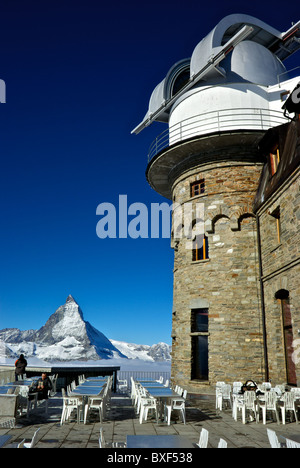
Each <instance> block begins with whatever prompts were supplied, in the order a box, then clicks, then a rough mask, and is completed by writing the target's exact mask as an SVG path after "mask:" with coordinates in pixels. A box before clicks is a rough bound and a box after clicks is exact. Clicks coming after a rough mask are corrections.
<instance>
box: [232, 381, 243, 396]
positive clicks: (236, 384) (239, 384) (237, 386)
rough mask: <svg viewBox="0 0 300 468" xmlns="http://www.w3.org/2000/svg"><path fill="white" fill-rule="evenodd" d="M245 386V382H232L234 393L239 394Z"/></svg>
mask: <svg viewBox="0 0 300 468" xmlns="http://www.w3.org/2000/svg"><path fill="white" fill-rule="evenodd" d="M242 386H243V382H233V384H232V393H233V394H239V392H240V391H241V389H242Z"/></svg>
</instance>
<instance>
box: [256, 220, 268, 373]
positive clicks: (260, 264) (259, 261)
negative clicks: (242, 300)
mask: <svg viewBox="0 0 300 468" xmlns="http://www.w3.org/2000/svg"><path fill="white" fill-rule="evenodd" d="M255 216H256V230H257V244H258V263H259V280H260V297H261V309H262V326H263V340H264V359H265V381H266V382H269V361H268V346H267V327H266V310H265V296H264V285H263V280H262V276H263V270H262V260H261V238H260V226H259V217H258V214H257V213H256V215H255Z"/></svg>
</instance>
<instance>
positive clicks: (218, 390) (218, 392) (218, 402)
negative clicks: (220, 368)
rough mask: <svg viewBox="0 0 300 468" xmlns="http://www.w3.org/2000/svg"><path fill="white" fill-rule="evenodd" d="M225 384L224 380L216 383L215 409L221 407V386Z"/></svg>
mask: <svg viewBox="0 0 300 468" xmlns="http://www.w3.org/2000/svg"><path fill="white" fill-rule="evenodd" d="M224 385H226V384H225V382H217V383H216V409H220V408H221V407H222V387H223V386H224Z"/></svg>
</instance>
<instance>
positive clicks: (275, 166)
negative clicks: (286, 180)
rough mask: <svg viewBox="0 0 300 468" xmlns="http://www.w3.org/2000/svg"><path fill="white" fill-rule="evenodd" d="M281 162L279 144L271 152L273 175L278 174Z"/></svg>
mask: <svg viewBox="0 0 300 468" xmlns="http://www.w3.org/2000/svg"><path fill="white" fill-rule="evenodd" d="M279 163H280V155H279V149H278V145H277V147H275V148H274V149H273V150H272V151H271V153H270V167H271V175H272V176H273V175H274V174H276V172H277V169H278V166H279Z"/></svg>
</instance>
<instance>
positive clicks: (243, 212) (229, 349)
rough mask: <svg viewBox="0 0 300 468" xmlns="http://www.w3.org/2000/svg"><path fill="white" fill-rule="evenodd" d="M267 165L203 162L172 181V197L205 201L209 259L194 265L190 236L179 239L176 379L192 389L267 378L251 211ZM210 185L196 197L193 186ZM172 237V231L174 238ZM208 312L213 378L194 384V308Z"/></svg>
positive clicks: (178, 200) (176, 245)
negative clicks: (263, 166)
mask: <svg viewBox="0 0 300 468" xmlns="http://www.w3.org/2000/svg"><path fill="white" fill-rule="evenodd" d="M260 173H261V164H255V163H246V162H244V163H241V162H237V161H223V162H218V163H217V162H215V163H205V164H202V165H201V164H199V165H198V166H197V167H195V168H193V169H192V170H190V171H186V172H185V173H184V174H182V175H181V176H180V177H178V179H177V180H176V181H175V183H174V184H173V200H174V201H175V202H176V203H178V204H180V206H184V205H185V204H186V203H187V202H189V203H190V202H191V201H192V202H193V204H194V205H195V204H196V203H203V204H204V220H205V231H206V236H207V239H208V243H209V259H206V260H200V261H194V262H193V261H192V251H191V250H190V249H189V248H187V246H188V243H187V239H186V238H185V237H184V236H183V238H182V239H179V240H178V239H176V237H178V236H177V235H175V239H174V241H173V246H174V249H175V261H174V305H173V329H172V337H173V347H172V378H173V381H174V382H176V384H179V385H182V386H184V388H187V389H188V391H190V392H195V393H197V392H199V391H203V389H205V388H207V389H209V388H214V384H215V383H216V382H217V381H227V382H233V381H245V380H247V379H256V380H259V381H261V380H262V379H263V376H264V357H263V331H262V320H261V307H260V290H259V271H258V253H257V238H256V219H255V217H254V215H253V213H252V203H253V198H254V195H255V193H256V190H257V186H258V182H259V177H260ZM197 179H198V180H199V179H204V180H205V191H204V193H203V194H201V195H198V196H196V197H193V198H191V194H190V184H191V183H192V182H194V181H195V180H197ZM173 234H174V233H173ZM201 304H202V305H203V306H205V305H207V307H208V309H209V319H208V320H209V328H208V346H209V376H208V380H207V381H197V380H191V366H192V348H191V343H192V335H191V311H192V309H194V308H196V309H197V308H201Z"/></svg>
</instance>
